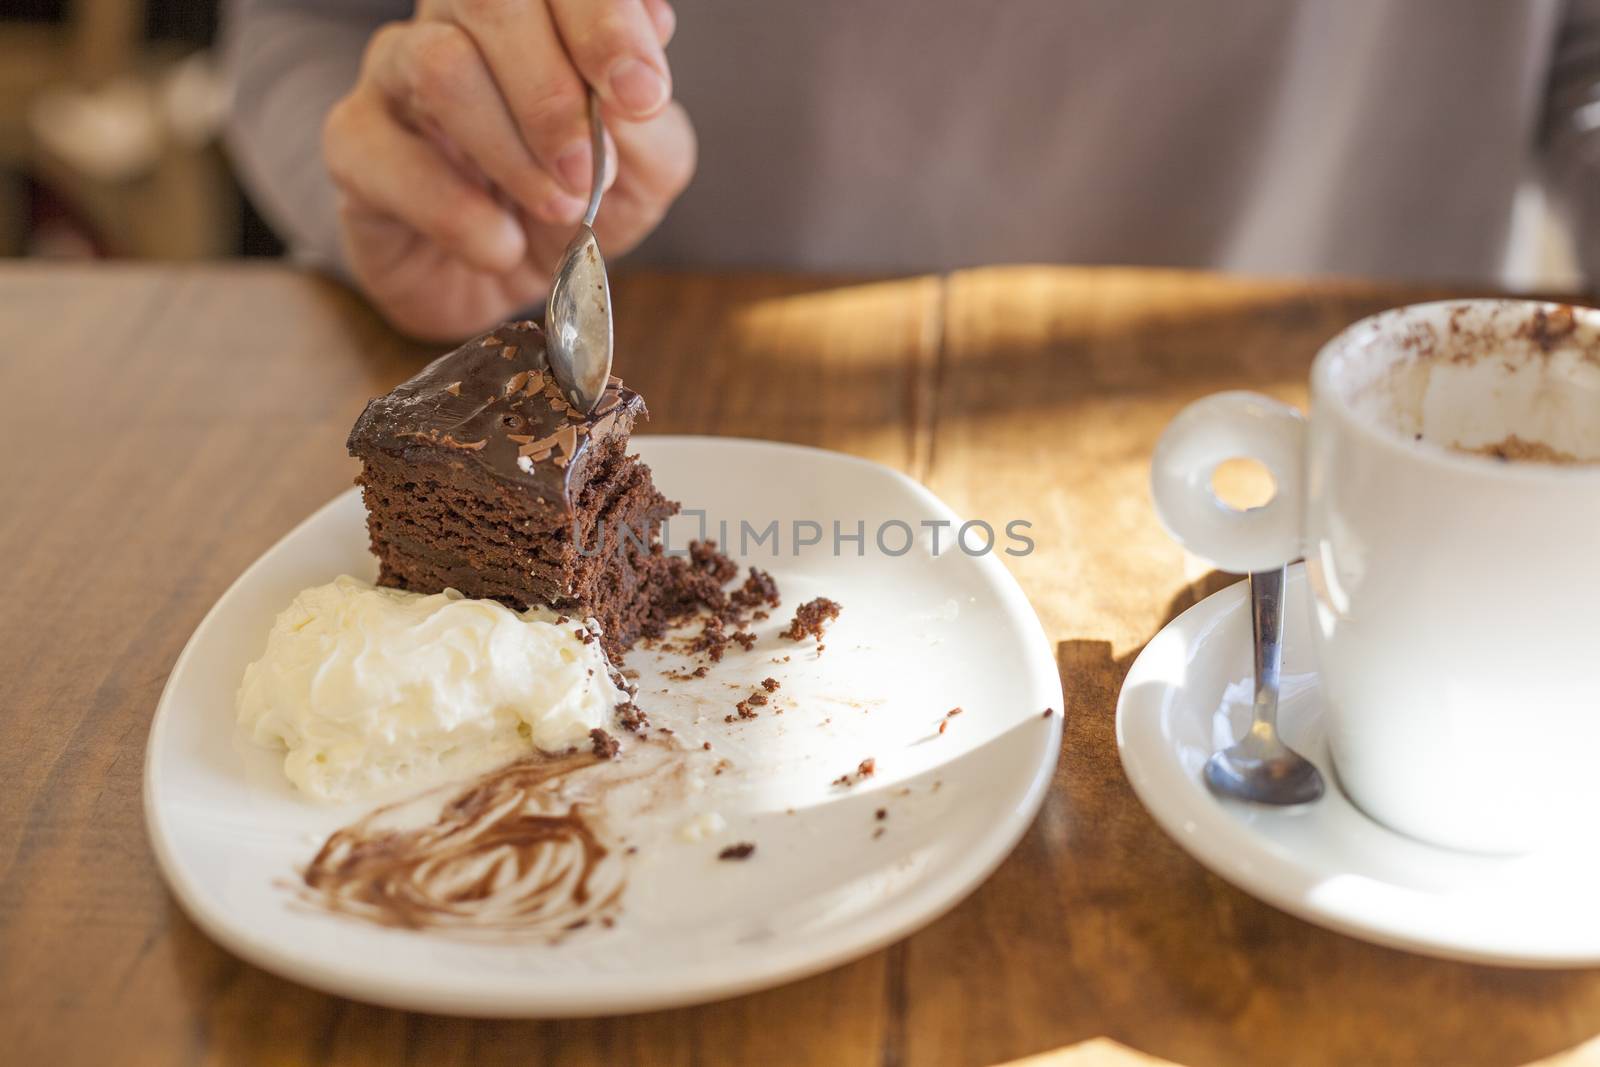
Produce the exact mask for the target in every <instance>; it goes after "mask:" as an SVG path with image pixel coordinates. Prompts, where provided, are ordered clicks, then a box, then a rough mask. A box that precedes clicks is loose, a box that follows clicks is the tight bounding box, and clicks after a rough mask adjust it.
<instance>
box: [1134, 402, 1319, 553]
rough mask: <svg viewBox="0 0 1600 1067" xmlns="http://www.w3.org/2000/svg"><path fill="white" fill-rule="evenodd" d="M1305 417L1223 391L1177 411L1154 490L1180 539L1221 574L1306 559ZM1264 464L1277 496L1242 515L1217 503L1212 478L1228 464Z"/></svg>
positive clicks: (1158, 455)
mask: <svg viewBox="0 0 1600 1067" xmlns="http://www.w3.org/2000/svg"><path fill="white" fill-rule="evenodd" d="M1305 450H1306V419H1305V416H1304V415H1302V414H1300V412H1299V410H1298V409H1296V408H1292V407H1290V406H1289V405H1288V404H1282V403H1279V402H1278V401H1276V400H1273V399H1272V398H1271V397H1267V396H1262V395H1261V394H1259V393H1246V392H1232V393H1217V394H1215V395H1214V396H1208V397H1205V398H1204V399H1202V400H1197V401H1195V402H1194V403H1193V404H1190V405H1189V406H1188V407H1186V408H1184V409H1183V410H1182V411H1180V412H1179V413H1178V416H1177V418H1175V419H1173V420H1172V423H1171V425H1169V426H1168V427H1167V429H1166V432H1165V433H1163V434H1162V435H1161V440H1160V442H1159V443H1158V444H1157V445H1156V452H1155V459H1154V461H1153V462H1152V464H1151V469H1150V491H1151V493H1152V494H1153V495H1154V497H1155V504H1156V514H1157V516H1158V517H1159V518H1160V519H1161V524H1162V525H1163V526H1165V527H1166V528H1167V532H1168V533H1170V534H1171V535H1172V536H1173V538H1174V539H1175V540H1177V541H1178V542H1179V543H1180V544H1182V545H1183V547H1185V548H1187V549H1188V550H1189V551H1191V552H1193V553H1194V554H1195V555H1197V556H1200V557H1201V558H1203V559H1205V560H1207V561H1209V562H1210V563H1211V564H1212V565H1213V566H1215V567H1217V568H1219V569H1220V570H1225V571H1232V572H1234V573H1239V574H1249V573H1253V572H1255V571H1265V570H1272V569H1273V568H1275V567H1281V566H1282V565H1283V564H1285V563H1287V562H1289V561H1290V560H1293V559H1297V558H1299V556H1300V555H1301V534H1300V521H1301V519H1300V517H1301V514H1302V511H1301V498H1302V496H1303V493H1304V483H1303V480H1304V477H1305V474H1304V472H1305ZM1239 458H1247V459H1255V460H1259V461H1260V462H1261V463H1262V464H1263V465H1264V466H1265V467H1266V468H1267V470H1269V471H1270V472H1272V480H1273V482H1274V483H1276V485H1277V494H1276V495H1275V496H1274V497H1273V498H1272V499H1271V500H1270V501H1268V502H1267V503H1266V504H1264V505H1262V506H1261V507H1259V508H1250V509H1249V510H1247V511H1238V510H1235V509H1233V508H1230V507H1228V506H1227V505H1226V504H1224V503H1223V502H1222V501H1220V500H1218V499H1217V495H1216V493H1214V492H1213V491H1212V489H1211V476H1212V474H1213V473H1214V472H1215V471H1216V469H1217V467H1218V466H1219V465H1220V464H1221V463H1222V462H1223V461H1224V460H1229V459H1239Z"/></svg>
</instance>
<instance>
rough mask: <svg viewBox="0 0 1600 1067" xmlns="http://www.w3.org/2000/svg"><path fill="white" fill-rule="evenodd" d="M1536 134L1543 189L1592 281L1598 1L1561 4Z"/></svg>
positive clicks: (1599, 170) (1598, 234)
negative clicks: (1543, 180) (1560, 13)
mask: <svg viewBox="0 0 1600 1067" xmlns="http://www.w3.org/2000/svg"><path fill="white" fill-rule="evenodd" d="M1541 135H1542V136H1541V140H1542V145H1541V147H1542V149H1543V152H1542V155H1543V171H1544V179H1545V189H1546V192H1547V193H1548V195H1549V198H1550V201H1551V203H1552V204H1553V205H1554V206H1555V208H1556V210H1557V211H1558V212H1559V213H1560V214H1561V215H1562V217H1563V218H1564V219H1565V221H1566V222H1567V224H1568V226H1569V227H1570V229H1571V232H1572V241H1573V246H1574V249H1575V251H1576V252H1577V257H1578V262H1579V264H1580V265H1581V266H1582V268H1583V273H1584V276H1585V278H1586V279H1588V281H1589V282H1590V283H1591V284H1593V283H1595V282H1597V281H1600V0H1568V2H1567V4H1566V6H1565V11H1564V16H1563V18H1562V22H1561V27H1560V30H1559V33H1558V35H1557V38H1556V48H1555V56H1554V57H1553V61H1552V63H1551V66H1550V82H1549V90H1548V93H1547V95H1546V98H1545V113H1544V122H1543V124H1542V130H1541Z"/></svg>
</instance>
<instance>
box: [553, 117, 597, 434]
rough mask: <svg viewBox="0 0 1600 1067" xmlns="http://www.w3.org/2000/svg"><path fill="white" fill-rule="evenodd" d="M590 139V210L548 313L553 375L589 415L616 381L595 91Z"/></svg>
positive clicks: (564, 258)
mask: <svg viewBox="0 0 1600 1067" xmlns="http://www.w3.org/2000/svg"><path fill="white" fill-rule="evenodd" d="M589 135H590V137H591V138H592V139H593V145H594V152H593V154H594V181H593V185H592V187H591V188H590V190H589V208H588V210H587V211H585V212H584V214H583V222H582V223H581V224H580V225H579V226H578V235H577V236H576V237H574V238H573V239H572V243H571V244H569V245H568V246H567V250H566V252H565V253H564V254H563V255H562V256H561V263H560V265H558V266H557V267H556V273H555V277H554V279H553V280H552V281H551V283H550V299H549V300H548V301H546V302H545V307H544V332H545V349H546V353H547V355H548V357H549V361H550V372H551V374H553V375H554V376H555V380H556V385H557V386H558V387H559V388H560V389H561V395H562V396H564V397H566V398H567V400H568V401H569V402H570V403H571V404H572V406H573V407H575V408H577V409H578V410H579V411H582V412H583V413H584V414H588V413H589V412H591V411H593V410H594V408H595V405H596V404H598V403H600V397H601V396H602V395H603V394H604V393H605V391H606V382H607V380H608V379H609V378H610V377H611V282H610V280H609V279H608V278H607V277H606V263H605V260H603V259H601V258H600V245H599V243H598V242H597V241H596V240H595V237H594V229H593V226H594V217H595V214H596V213H597V212H599V210H600V194H601V193H602V192H604V191H605V178H606V128H605V126H604V125H603V124H602V123H601V121H600V97H599V95H598V94H596V93H595V91H594V90H593V89H590V90H589Z"/></svg>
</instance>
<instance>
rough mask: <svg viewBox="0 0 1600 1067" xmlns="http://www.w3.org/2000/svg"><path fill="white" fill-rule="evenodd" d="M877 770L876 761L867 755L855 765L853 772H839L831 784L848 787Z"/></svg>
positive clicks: (870, 775) (869, 776)
mask: <svg viewBox="0 0 1600 1067" xmlns="http://www.w3.org/2000/svg"><path fill="white" fill-rule="evenodd" d="M877 771H878V761H877V760H875V759H873V758H872V757H871V756H868V757H867V758H866V759H864V760H862V761H861V762H860V763H859V764H857V765H856V769H855V771H854V772H852V773H847V774H841V775H840V776H839V777H837V778H835V779H834V780H833V784H834V785H838V786H844V787H845V788H849V787H850V786H853V785H855V784H856V783H857V782H859V781H861V780H863V779H866V778H871V777H872V776H873V775H874V774H876V773H877Z"/></svg>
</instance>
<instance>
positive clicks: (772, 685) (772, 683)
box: [761, 678, 778, 693]
mask: <svg viewBox="0 0 1600 1067" xmlns="http://www.w3.org/2000/svg"><path fill="white" fill-rule="evenodd" d="M761 688H763V689H765V690H766V691H767V692H769V693H772V692H776V691H777V689H778V680H777V679H776V678H763V679H761Z"/></svg>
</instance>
